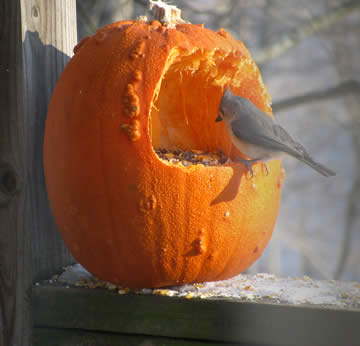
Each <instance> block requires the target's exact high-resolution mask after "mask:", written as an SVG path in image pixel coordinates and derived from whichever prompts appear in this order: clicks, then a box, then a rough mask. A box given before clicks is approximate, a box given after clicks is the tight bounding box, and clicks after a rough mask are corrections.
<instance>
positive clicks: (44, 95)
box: [22, 30, 75, 280]
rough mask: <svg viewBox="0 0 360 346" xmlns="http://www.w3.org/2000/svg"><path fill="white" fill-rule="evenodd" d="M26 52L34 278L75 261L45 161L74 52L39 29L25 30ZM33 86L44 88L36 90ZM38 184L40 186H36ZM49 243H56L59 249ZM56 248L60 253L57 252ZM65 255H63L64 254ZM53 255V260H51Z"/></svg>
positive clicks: (25, 80) (27, 149) (24, 45)
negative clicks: (51, 121) (59, 86)
mask: <svg viewBox="0 0 360 346" xmlns="http://www.w3.org/2000/svg"><path fill="white" fill-rule="evenodd" d="M22 49H23V54H24V63H25V64H24V67H23V69H24V71H23V72H24V84H25V85H26V88H25V90H26V93H25V95H24V98H25V104H26V109H25V112H26V129H31V130H29V131H27V132H26V139H25V140H26V160H27V167H28V171H27V189H28V190H29V193H28V197H27V198H31V199H32V200H31V203H30V202H29V200H28V201H27V202H26V203H28V204H29V205H31V206H32V210H31V211H30V213H31V214H32V215H34V221H33V222H36V224H35V226H34V227H33V229H34V232H36V234H33V235H32V238H33V239H40V240H41V241H38V242H37V243H36V251H33V256H34V263H36V264H37V265H36V268H37V269H36V271H37V273H35V274H34V275H35V276H34V280H40V279H44V278H47V277H48V275H50V274H51V273H55V272H57V271H59V268H61V267H63V266H64V265H69V264H72V263H74V262H75V260H74V258H73V257H72V256H71V255H70V253H69V252H68V251H67V249H66V246H65V244H64V242H63V240H62V238H61V235H60V232H58V230H57V227H56V224H55V221H54V218H53V216H52V213H51V210H50V204H49V201H48V196H47V191H46V186H45V174H44V165H43V146H44V133H45V123H46V116H47V110H48V105H49V102H50V98H51V95H52V93H53V90H54V88H55V85H56V82H57V79H58V77H59V76H60V74H61V72H62V71H63V69H64V67H65V65H66V64H67V63H68V62H69V61H70V56H68V55H67V54H65V53H64V52H62V51H60V50H59V49H57V48H56V47H54V46H52V45H48V44H44V43H43V42H42V40H41V38H40V36H39V33H38V32H37V31H29V30H27V31H26V32H25V37H24V41H23V45H22ZM32 90H40V92H34V93H32ZM35 187H36V188H35ZM49 244H56V249H54V248H53V247H52V246H49ZM54 251H56V253H58V254H59V255H58V256H54ZM60 255H61V256H60ZM49 258H52V259H53V260H52V261H50V262H49V261H48V259H49Z"/></svg>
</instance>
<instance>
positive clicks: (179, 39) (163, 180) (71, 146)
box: [44, 21, 283, 287]
mask: <svg viewBox="0 0 360 346" xmlns="http://www.w3.org/2000/svg"><path fill="white" fill-rule="evenodd" d="M74 51H75V55H74V57H73V58H72V59H71V61H70V62H69V63H68V65H67V66H66V68H65V70H64V72H63V74H62V75H61V77H60V79H59V81H58V83H57V86H56V89H55V91H54V94H53V97H52V99H51V103H50V107H49V112H48V118H47V123H46V133H45V146H44V165H45V175H46V183H47V189H48V195H49V200H50V204H51V208H52V211H53V214H54V217H55V220H56V223H57V225H58V228H59V230H60V232H61V234H62V236H63V238H64V240H65V243H66V244H67V246H68V248H69V249H70V251H71V252H72V254H73V256H74V257H75V258H76V259H77V260H78V261H79V262H80V263H81V264H82V265H83V266H84V267H85V268H87V269H88V270H89V271H90V272H92V273H93V274H94V275H96V276H97V277H99V278H102V279H104V280H108V281H111V282H113V283H117V284H121V285H124V286H128V287H158V286H165V285H176V284H182V283H192V282H203V281H212V280H221V279H226V278H229V277H231V276H234V275H236V274H239V273H241V272H242V271H243V270H245V269H246V268H247V267H248V266H250V265H251V264H252V263H253V262H254V261H255V260H256V259H257V258H258V257H259V256H260V255H261V253H262V251H263V249H264V248H265V246H266V245H267V243H268V241H269V239H270V237H271V233H272V230H273V227H274V224H275V221H276V217H277V213H278V208H279V202H280V194H281V181H282V178H283V173H282V169H281V163H280V161H272V162H270V163H269V164H268V167H269V171H270V173H269V175H266V171H265V169H264V167H263V165H262V164H261V163H259V164H255V165H254V166H253V170H254V176H253V177H251V175H250V173H249V172H248V170H247V168H246V166H245V165H243V164H241V163H234V162H228V163H225V164H222V165H217V166H205V165H202V164H198V165H191V166H188V167H184V166H183V165H182V164H172V163H171V162H166V161H164V160H161V159H160V158H159V157H158V156H157V154H156V153H155V149H157V148H165V149H181V150H191V149H197V150H202V151H209V152H216V150H218V149H221V150H222V151H223V152H224V153H225V154H226V156H227V157H229V158H230V159H233V160H234V159H235V158H236V156H239V155H241V154H240V153H239V152H237V150H236V149H235V148H234V147H233V146H232V144H231V142H230V140H229V138H228V135H227V133H226V129H225V128H224V125H223V124H222V123H216V122H215V119H216V117H217V112H218V108H219V103H220V99H221V96H222V93H223V91H224V88H225V86H226V85H227V84H229V85H230V86H231V89H232V91H233V92H235V93H236V94H238V95H240V96H244V97H247V98H249V99H250V100H251V101H252V102H253V103H254V104H255V105H257V106H258V107H259V108H261V109H262V110H264V111H265V112H267V113H268V114H269V116H272V115H271V107H270V97H269V95H268V93H267V90H266V87H265V86H264V84H263V81H262V79H261V75H260V73H259V70H258V68H257V66H256V64H255V63H254V61H253V60H252V59H251V56H250V54H249V52H248V50H247V49H246V48H245V46H244V45H243V43H241V42H239V41H236V40H234V39H233V38H232V37H231V36H230V35H229V34H228V33H227V32H226V31H225V30H220V31H219V32H217V33H215V32H213V31H210V30H207V29H205V28H204V27H203V26H201V25H200V26H198V25H192V24H178V25H176V27H174V28H169V27H166V26H164V25H162V24H161V23H160V22H158V21H152V22H141V21H122V22H118V23H114V24H112V25H109V26H107V27H105V28H103V29H101V30H99V31H98V32H97V33H96V34H95V35H93V36H92V37H89V38H86V39H84V40H82V41H81V42H80V44H79V45H78V46H77V47H76V48H75V50H74Z"/></svg>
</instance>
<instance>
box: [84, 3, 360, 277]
mask: <svg viewBox="0 0 360 346" xmlns="http://www.w3.org/2000/svg"><path fill="white" fill-rule="evenodd" d="M171 4H173V5H176V6H177V7H179V8H181V9H182V18H183V19H185V20H187V21H190V22H191V23H194V24H195V23H196V24H200V23H204V24H205V27H207V28H210V29H213V30H215V31H216V30H218V29H219V28H225V29H226V30H227V31H229V32H230V33H231V34H232V36H233V37H234V38H236V39H238V40H241V41H243V42H244V43H245V45H246V46H247V47H248V49H249V50H250V52H251V54H252V56H253V58H254V59H255V61H256V62H257V64H258V66H259V68H260V70H261V73H262V76H263V79H264V81H265V84H266V85H267V87H268V90H269V92H270V95H271V97H272V100H273V111H274V114H275V118H276V120H277V121H278V122H279V123H280V124H281V125H283V126H284V127H285V128H286V129H287V130H288V131H289V132H290V133H291V134H292V135H293V137H294V138H295V139H297V140H298V141H299V142H301V143H302V144H303V145H304V146H305V147H306V148H307V149H308V151H309V152H310V153H311V154H312V156H313V157H314V158H316V160H318V161H319V162H321V163H324V164H326V165H327V166H328V167H329V168H331V169H333V170H335V171H336V172H337V175H336V177H334V178H324V177H322V176H321V175H320V174H318V173H317V172H315V171H313V170H311V169H310V168H308V167H307V166H306V165H304V164H302V163H300V162H298V161H297V160H293V159H284V160H283V165H284V167H285V170H286V174H287V178H286V179H285V183H284V186H283V194H282V202H281V208H280V213H279V216H278V220H277V224H276V227H275V231H274V234H273V237H272V239H271V241H270V243H269V245H268V247H267V248H266V250H265V252H264V253H263V255H262V257H261V259H259V260H258V261H257V262H256V263H255V264H253V265H252V267H250V268H249V269H248V271H247V272H248V273H259V272H265V273H273V274H277V275H280V276H287V275H289V276H293V277H301V276H303V275H308V276H310V277H312V278H317V279H337V280H357V281H360V0H354V1H349V0H318V1H313V0H296V1H295V0H291V1H283V0H236V1H231V0H177V1H176V0H174V1H172V2H171ZM146 7H147V0H77V14H78V34H79V40H80V39H81V38H83V37H84V36H86V35H91V34H93V33H94V32H95V31H96V29H97V28H100V27H102V26H104V25H105V24H109V23H112V22H114V21H118V20H122V19H133V18H136V17H137V16H140V15H144V14H145V12H146Z"/></svg>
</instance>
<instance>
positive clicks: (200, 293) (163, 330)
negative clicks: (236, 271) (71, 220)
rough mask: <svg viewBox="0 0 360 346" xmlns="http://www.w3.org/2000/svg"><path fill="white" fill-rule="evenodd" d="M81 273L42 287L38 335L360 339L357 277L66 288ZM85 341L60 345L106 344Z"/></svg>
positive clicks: (199, 340)
mask: <svg viewBox="0 0 360 346" xmlns="http://www.w3.org/2000/svg"><path fill="white" fill-rule="evenodd" d="M77 275H79V274H75V277H76V276H77ZM89 275H90V274H89ZM80 276H81V275H80ZM60 279H61V277H60ZM73 279H74V277H73V278H72V279H69V278H68V279H67V281H68V282H62V283H61V280H57V281H56V282H55V283H53V284H52V285H51V284H49V283H44V284H40V285H38V286H35V287H34V289H33V299H32V301H33V315H34V322H35V340H36V338H40V339H41V336H43V337H44V335H53V333H57V334H59V333H61V330H62V331H63V332H64V333H65V334H66V335H72V337H73V338H74V337H75V334H76V335H79V333H80V334H81V333H85V334H84V335H86V337H87V338H89V337H90V336H91V335H92V337H94V338H95V336H96V337H97V338H98V337H101V335H100V334H94V333H110V334H106V337H107V338H109V337H110V336H111V338H112V337H114V338H116V339H114V340H117V341H114V343H106V345H119V344H121V343H119V342H118V340H120V338H121V337H124V338H125V336H126V337H127V338H130V337H134V338H139V337H145V336H146V337H147V338H149V337H150V338H151V342H152V345H173V344H174V345H192V344H193V345H203V344H204V345H208V344H211V343H215V344H219V345H223V344H226V343H229V344H231V343H236V344H238V343H244V344H246V345H255V344H257V345H259V344H260V345H287V346H290V345H316V346H321V345H326V346H331V345H334V346H339V345H347V346H352V345H354V346H355V345H359V341H360V328H359V326H360V285H359V284H358V283H355V282H336V281H313V280H311V279H309V278H305V279H301V280H296V279H280V278H277V277H275V276H273V275H266V274H258V275H254V276H246V275H240V276H238V277H236V278H233V279H231V280H227V281H223V282H217V283H206V284H204V285H186V286H180V287H171V288H166V289H164V290H151V289H145V290H138V291H129V292H127V290H120V294H119V291H118V290H117V289H114V287H111V289H112V290H107V289H104V288H96V289H90V288H84V287H81V288H79V287H68V288H66V286H64V285H68V284H74V283H75V281H71V280H73ZM81 280H82V281H81V282H84V277H81ZM59 285H60V286H59ZM276 289H278V291H276ZM169 292H170V293H169ZM191 292H193V293H192V294H191ZM225 292H228V294H227V297H225V295H226V293H225ZM269 292H273V293H272V294H269ZM276 292H278V293H280V292H281V294H282V295H278V294H277V293H276ZM124 293H125V294H124ZM206 293H207V294H206ZM264 293H265V294H264ZM169 295H171V296H169ZM291 295H292V297H293V300H292V302H290V301H289V299H290V298H291ZM246 296H247V297H246ZM311 297H312V299H311ZM306 301H307V302H306ZM53 328H56V330H54V329H53ZM70 331H71V333H70ZM49 333H50V334H49ZM74 333H75V334H74ZM89 333H90V334H89ZM65 334H62V335H65ZM84 335H83V337H85V336H84ZM89 335H90V336H89ZM121 335H122V336H121ZM104 337H105V336H104ZM153 338H154V340H155V339H156V340H162V341H158V342H155V341H154V340H153ZM162 338H171V339H169V340H172V341H173V342H175V341H176V340H177V341H176V342H178V343H170V341H169V342H168V341H164V340H163V339H162ZM40 339H39V340H40ZM90 339H91V337H90ZM74 340H75V339H74ZM79 340H80V339H79ZM79 340H78V341H76V342H77V343H73V344H71V343H70V342H69V339H67V341H66V342H65V343H64V344H60V343H58V344H56V343H55V344H53V345H67V346H70V345H83V344H84V345H85V344H86V345H98V344H101V342H99V343H93V344H92V343H89V341H87V342H88V343H83V344H82V343H80V342H79ZM84 340H88V339H84ZM94 340H95V339H94ZM104 340H105V339H104ZM124 340H125V339H124ZM74 342H75V341H74ZM126 344H127V343H126ZM128 344H131V343H130V342H129V343H128ZM134 344H138V343H134ZM140 344H141V343H140ZM34 345H40V343H38V344H36V343H35V344H34ZM51 345H52V344H51ZM144 345H145V344H144Z"/></svg>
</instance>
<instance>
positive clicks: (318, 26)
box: [253, 0, 360, 64]
mask: <svg viewBox="0 0 360 346" xmlns="http://www.w3.org/2000/svg"><path fill="white" fill-rule="evenodd" d="M357 8H360V1H359V0H352V1H349V2H346V3H344V4H342V5H341V6H339V7H337V8H336V9H334V10H331V11H329V12H327V13H325V14H324V15H322V16H318V17H315V18H313V19H311V20H310V21H309V22H308V23H306V24H305V25H303V26H301V27H299V28H298V29H296V30H295V31H294V32H292V33H291V34H289V35H287V36H285V37H283V38H282V39H280V41H279V42H277V43H275V44H273V45H271V46H269V47H265V48H263V49H260V50H259V51H258V52H255V53H254V54H253V56H254V60H255V61H256V62H257V63H258V64H264V63H266V62H268V61H269V60H271V59H273V58H275V57H277V56H279V55H281V54H283V53H285V52H286V51H287V50H289V49H291V48H293V47H294V46H296V45H297V44H298V43H300V42H301V41H303V40H304V39H305V38H307V37H309V36H312V35H314V34H315V33H317V32H319V31H320V30H323V29H325V28H327V27H329V26H330V25H332V24H334V23H335V22H336V21H338V20H339V19H341V18H343V17H344V16H346V15H348V14H349V13H350V12H352V11H353V10H355V9H357Z"/></svg>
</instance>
